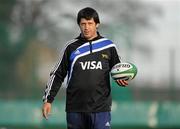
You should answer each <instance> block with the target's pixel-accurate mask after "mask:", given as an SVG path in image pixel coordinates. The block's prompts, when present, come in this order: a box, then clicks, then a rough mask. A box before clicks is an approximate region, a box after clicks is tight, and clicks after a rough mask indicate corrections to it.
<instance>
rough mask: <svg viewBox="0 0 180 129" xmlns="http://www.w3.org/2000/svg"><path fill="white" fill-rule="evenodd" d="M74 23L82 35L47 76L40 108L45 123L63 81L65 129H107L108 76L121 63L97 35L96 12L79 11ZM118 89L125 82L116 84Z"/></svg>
mask: <svg viewBox="0 0 180 129" xmlns="http://www.w3.org/2000/svg"><path fill="white" fill-rule="evenodd" d="M77 23H78V25H79V27H80V30H81V34H80V35H79V36H78V37H77V38H75V39H73V40H72V41H70V42H69V43H68V44H67V46H66V47H65V50H64V53H63V55H62V58H61V59H60V61H59V62H58V63H57V65H56V67H55V68H54V70H53V71H52V72H51V74H50V79H49V81H48V83H47V86H46V90H45V95H44V96H43V101H44V105H43V108H42V113H43V116H44V117H45V118H46V119H47V118H48V114H49V113H50V111H51V103H52V102H53V100H54V97H55V96H56V94H57V92H58V90H59V88H60V86H61V84H62V82H63V81H64V78H65V77H66V75H67V74H68V80H67V90H66V92H67V93H66V118H67V126H68V129H110V121H111V115H110V111H111V102H112V99H111V87H110V78H109V72H110V70H111V68H112V67H113V66H114V65H115V64H117V63H119V62H120V60H119V57H118V54H117V51H116V47H115V45H114V44H113V43H112V41H110V40H108V39H107V38H104V37H102V36H101V35H100V34H99V32H98V31H97V29H98V26H99V24H100V21H99V16H98V13H97V12H96V10H94V9H92V8H90V7H87V8H84V9H82V10H80V11H79V13H78V16H77ZM117 83H118V84H119V85H123V86H126V85H128V83H127V81H124V80H117Z"/></svg>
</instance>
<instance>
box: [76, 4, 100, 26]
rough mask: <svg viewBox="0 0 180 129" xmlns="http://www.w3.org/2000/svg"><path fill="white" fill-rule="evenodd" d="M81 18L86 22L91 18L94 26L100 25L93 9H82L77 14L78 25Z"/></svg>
mask: <svg viewBox="0 0 180 129" xmlns="http://www.w3.org/2000/svg"><path fill="white" fill-rule="evenodd" d="M81 18H85V19H86V20H90V19H91V18H93V19H94V21H95V23H96V24H97V23H100V20H99V16H98V13H97V12H96V10H95V9H93V8H91V7H86V8H83V9H81V10H80V11H79V12H78V15H77V24H78V25H79V24H80V21H81Z"/></svg>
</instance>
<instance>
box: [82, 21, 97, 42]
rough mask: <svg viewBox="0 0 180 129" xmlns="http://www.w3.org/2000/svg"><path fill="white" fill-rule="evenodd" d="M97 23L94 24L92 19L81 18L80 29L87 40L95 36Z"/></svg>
mask: <svg viewBox="0 0 180 129" xmlns="http://www.w3.org/2000/svg"><path fill="white" fill-rule="evenodd" d="M98 25H99V24H96V23H95V21H94V19H93V18H91V19H90V20H86V19H85V18H81V21H80V24H79V27H80V29H81V34H82V35H83V36H84V38H86V39H87V40H91V39H93V38H95V37H97V27H98Z"/></svg>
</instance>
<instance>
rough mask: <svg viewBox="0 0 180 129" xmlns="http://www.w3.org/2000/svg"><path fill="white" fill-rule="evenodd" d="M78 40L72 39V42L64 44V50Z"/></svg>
mask: <svg viewBox="0 0 180 129" xmlns="http://www.w3.org/2000/svg"><path fill="white" fill-rule="evenodd" d="M77 41H78V39H76V38H74V39H72V40H69V41H68V42H66V44H65V46H64V49H67V48H69V47H70V46H71V45H73V44H74V43H75V42H77Z"/></svg>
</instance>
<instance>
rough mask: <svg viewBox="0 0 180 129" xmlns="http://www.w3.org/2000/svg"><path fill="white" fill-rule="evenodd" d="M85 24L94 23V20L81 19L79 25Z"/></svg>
mask: <svg viewBox="0 0 180 129" xmlns="http://www.w3.org/2000/svg"><path fill="white" fill-rule="evenodd" d="M85 22H92V23H95V21H94V18H91V19H85V18H81V20H80V23H85Z"/></svg>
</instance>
